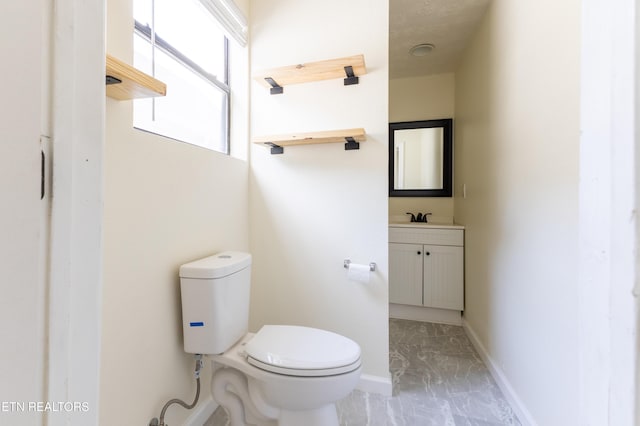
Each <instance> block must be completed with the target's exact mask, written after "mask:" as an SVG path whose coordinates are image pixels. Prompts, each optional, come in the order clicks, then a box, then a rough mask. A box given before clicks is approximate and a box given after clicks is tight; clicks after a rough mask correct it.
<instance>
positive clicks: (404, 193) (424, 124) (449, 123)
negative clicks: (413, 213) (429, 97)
mask: <svg viewBox="0 0 640 426" xmlns="http://www.w3.org/2000/svg"><path fill="white" fill-rule="evenodd" d="M433 127H442V129H443V145H444V146H443V150H442V186H443V187H442V189H394V182H393V177H394V174H395V173H394V167H393V166H394V161H393V160H394V151H395V149H394V148H395V146H394V131H395V130H403V129H420V128H433ZM452 182H453V119H452V118H443V119H440V120H422V121H404V122H399V123H389V197H451V196H452V195H453V185H452Z"/></svg>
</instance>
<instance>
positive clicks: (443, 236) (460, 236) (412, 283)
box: [389, 225, 464, 311]
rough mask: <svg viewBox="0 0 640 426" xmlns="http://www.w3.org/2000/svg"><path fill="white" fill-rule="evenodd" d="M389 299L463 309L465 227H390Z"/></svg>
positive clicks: (400, 302)
mask: <svg viewBox="0 0 640 426" xmlns="http://www.w3.org/2000/svg"><path fill="white" fill-rule="evenodd" d="M389 302H391V303H397V304H402V305H414V306H426V307H431V308H439V309H451V310H458V311H462V310H463V309H464V230H463V229H462V228H461V227H453V226H449V227H447V228H436V227H434V226H431V227H426V226H425V225H417V226H416V227H409V226H396V227H394V226H390V227H389Z"/></svg>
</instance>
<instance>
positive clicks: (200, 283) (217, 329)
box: [180, 251, 251, 354]
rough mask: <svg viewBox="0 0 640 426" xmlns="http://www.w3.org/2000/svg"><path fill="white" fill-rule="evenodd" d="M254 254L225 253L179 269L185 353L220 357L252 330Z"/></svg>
mask: <svg viewBox="0 0 640 426" xmlns="http://www.w3.org/2000/svg"><path fill="white" fill-rule="evenodd" d="M250 285H251V255H250V254H249V253H243V252H236V251H226V252H222V253H218V254H215V255H213V256H209V257H206V258H204V259H200V260H196V261H194V262H190V263H187V264H184V265H182V266H181V267H180V293H181V296H182V332H183V335H184V350H185V352H188V353H194V354H220V353H223V352H225V351H226V350H227V349H229V348H230V347H231V346H233V344H234V343H236V342H237V341H238V340H240V339H241V338H242V337H243V336H244V335H245V334H246V333H247V331H248V329H249V298H250Z"/></svg>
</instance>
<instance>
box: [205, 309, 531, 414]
mask: <svg viewBox="0 0 640 426" xmlns="http://www.w3.org/2000/svg"><path fill="white" fill-rule="evenodd" d="M389 369H390V371H391V375H392V380H393V395H392V396H391V397H385V396H382V395H378V394H370V393H366V392H362V391H359V390H354V391H353V392H352V393H351V394H350V395H349V396H347V397H346V398H345V399H343V400H341V401H339V402H338V404H337V408H338V417H339V419H340V425H341V426H429V425H434V426H498V425H509V426H520V422H519V421H518V418H517V417H516V415H515V414H514V413H513V410H512V409H511V407H510V406H509V403H508V402H507V401H506V399H505V398H504V396H503V394H502V392H501V391H500V388H499V387H498V386H497V384H496V383H495V381H494V380H493V377H491V374H490V373H489V370H488V369H487V368H486V366H485V365H484V363H483V362H482V359H481V358H480V356H479V355H478V354H477V352H476V351H475V349H474V347H473V345H472V344H471V342H470V341H469V339H468V338H467V336H466V334H465V332H464V330H463V328H462V327H459V326H454V325H446V324H433V323H425V322H418V321H408V320H397V319H391V320H390V321H389ZM228 425H229V423H228V419H227V416H226V414H225V412H224V410H223V409H222V408H218V410H216V412H215V413H214V414H213V415H212V416H211V418H209V420H208V421H207V422H206V423H205V425H204V426H228Z"/></svg>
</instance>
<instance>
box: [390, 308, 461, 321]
mask: <svg viewBox="0 0 640 426" xmlns="http://www.w3.org/2000/svg"><path fill="white" fill-rule="evenodd" d="M389 317H390V318H397V319H406V320H412V321H422V322H435V323H440V324H451V325H462V315H461V314H460V311H454V310H451V309H437V308H427V307H423V306H411V305H398V304H396V303H390V304H389Z"/></svg>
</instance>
